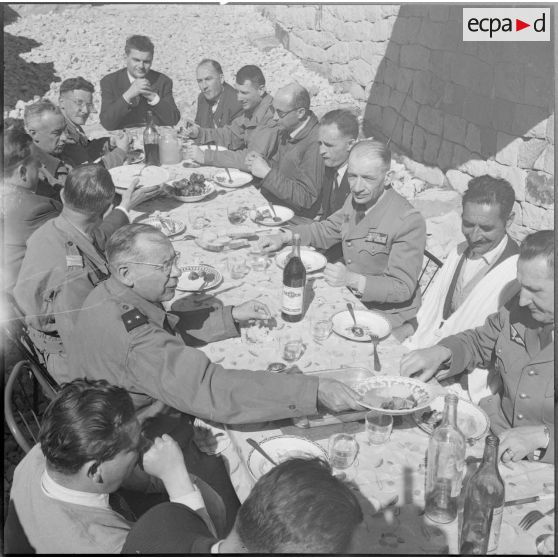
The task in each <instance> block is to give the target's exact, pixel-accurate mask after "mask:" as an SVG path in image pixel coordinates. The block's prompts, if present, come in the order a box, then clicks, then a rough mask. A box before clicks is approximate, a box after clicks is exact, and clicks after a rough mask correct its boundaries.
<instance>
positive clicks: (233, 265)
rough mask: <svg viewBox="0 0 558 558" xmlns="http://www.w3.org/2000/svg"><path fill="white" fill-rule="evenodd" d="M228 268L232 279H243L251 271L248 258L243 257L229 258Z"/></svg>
mask: <svg viewBox="0 0 558 558" xmlns="http://www.w3.org/2000/svg"><path fill="white" fill-rule="evenodd" d="M227 266H228V269H229V273H230V276H231V279H242V278H243V277H244V276H245V275H247V274H248V272H249V271H250V266H249V265H248V263H247V262H246V258H245V257H244V256H241V255H234V256H229V257H228V258H227Z"/></svg>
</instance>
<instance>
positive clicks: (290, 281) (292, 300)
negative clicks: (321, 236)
mask: <svg viewBox="0 0 558 558" xmlns="http://www.w3.org/2000/svg"><path fill="white" fill-rule="evenodd" d="M305 285H306V268H305V267H304V264H303V263H302V260H301V259H300V235H299V234H298V233H295V234H294V235H293V249H292V252H291V255H290V257H289V260H288V261H287V264H286V265H285V269H284V270H283V300H282V304H281V317H282V318H283V320H285V321H286V322H299V321H300V320H301V319H302V314H303V311H304V287H305Z"/></svg>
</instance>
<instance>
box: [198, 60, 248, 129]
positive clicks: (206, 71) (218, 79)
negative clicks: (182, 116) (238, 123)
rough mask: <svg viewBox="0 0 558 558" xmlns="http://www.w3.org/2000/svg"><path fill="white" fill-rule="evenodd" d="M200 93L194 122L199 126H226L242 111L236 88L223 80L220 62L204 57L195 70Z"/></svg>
mask: <svg viewBox="0 0 558 558" xmlns="http://www.w3.org/2000/svg"><path fill="white" fill-rule="evenodd" d="M196 79H197V82H198V86H199V88H200V91H201V93H200V94H199V96H198V109H197V112H196V118H195V119H194V122H195V123H196V124H197V125H198V126H199V127H200V128H222V127H223V126H228V125H229V124H230V123H231V122H232V121H233V120H234V119H235V118H236V117H237V116H239V115H240V113H241V112H242V105H241V104H240V103H239V101H238V98H237V94H236V89H235V88H234V87H231V86H230V85H229V84H228V83H226V82H225V76H224V75H223V69H222V68H221V64H219V62H217V61H216V60H210V59H209V58H204V59H203V60H202V61H201V62H200V63H199V64H198V68H197V70H196Z"/></svg>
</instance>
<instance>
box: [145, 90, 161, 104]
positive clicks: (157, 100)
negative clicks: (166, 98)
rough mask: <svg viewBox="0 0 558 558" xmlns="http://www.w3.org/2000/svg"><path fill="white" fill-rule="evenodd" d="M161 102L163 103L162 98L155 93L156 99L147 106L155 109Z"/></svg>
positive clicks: (148, 102)
mask: <svg viewBox="0 0 558 558" xmlns="http://www.w3.org/2000/svg"><path fill="white" fill-rule="evenodd" d="M160 101H161V97H159V95H157V93H155V97H153V99H152V100H151V101H147V104H148V105H151V106H152V107H154V106H155V105H158V104H159V102H160Z"/></svg>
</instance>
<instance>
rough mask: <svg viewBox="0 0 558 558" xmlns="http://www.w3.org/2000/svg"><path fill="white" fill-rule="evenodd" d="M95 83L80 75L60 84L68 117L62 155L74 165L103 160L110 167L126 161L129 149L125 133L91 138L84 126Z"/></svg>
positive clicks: (61, 106)
mask: <svg viewBox="0 0 558 558" xmlns="http://www.w3.org/2000/svg"><path fill="white" fill-rule="evenodd" d="M94 91H95V88H94V87H93V84H92V83H91V82H89V81H87V80H85V79H83V78H82V77H81V76H80V77H76V78H69V79H66V80H64V81H63V82H62V84H61V85H60V97H59V99H58V106H59V107H60V110H61V111H62V114H63V115H64V118H65V119H66V135H67V137H68V139H67V143H66V144H65V145H64V148H63V150H62V154H61V157H62V159H63V160H64V161H65V162H67V163H69V164H71V165H72V166H74V167H75V166H77V165H81V164H83V163H93V162H102V163H103V165H104V166H105V168H107V169H111V168H113V167H119V166H120V165H122V164H124V161H125V160H126V156H127V155H128V149H129V138H128V136H127V134H126V133H121V134H119V135H115V136H111V137H110V138H108V137H104V138H98V139H94V140H90V139H88V138H87V136H86V135H85V132H84V131H83V128H82V126H83V125H84V124H85V123H86V122H87V119H88V118H89V115H90V114H91V111H92V110H93V108H94V105H93V92H94Z"/></svg>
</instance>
